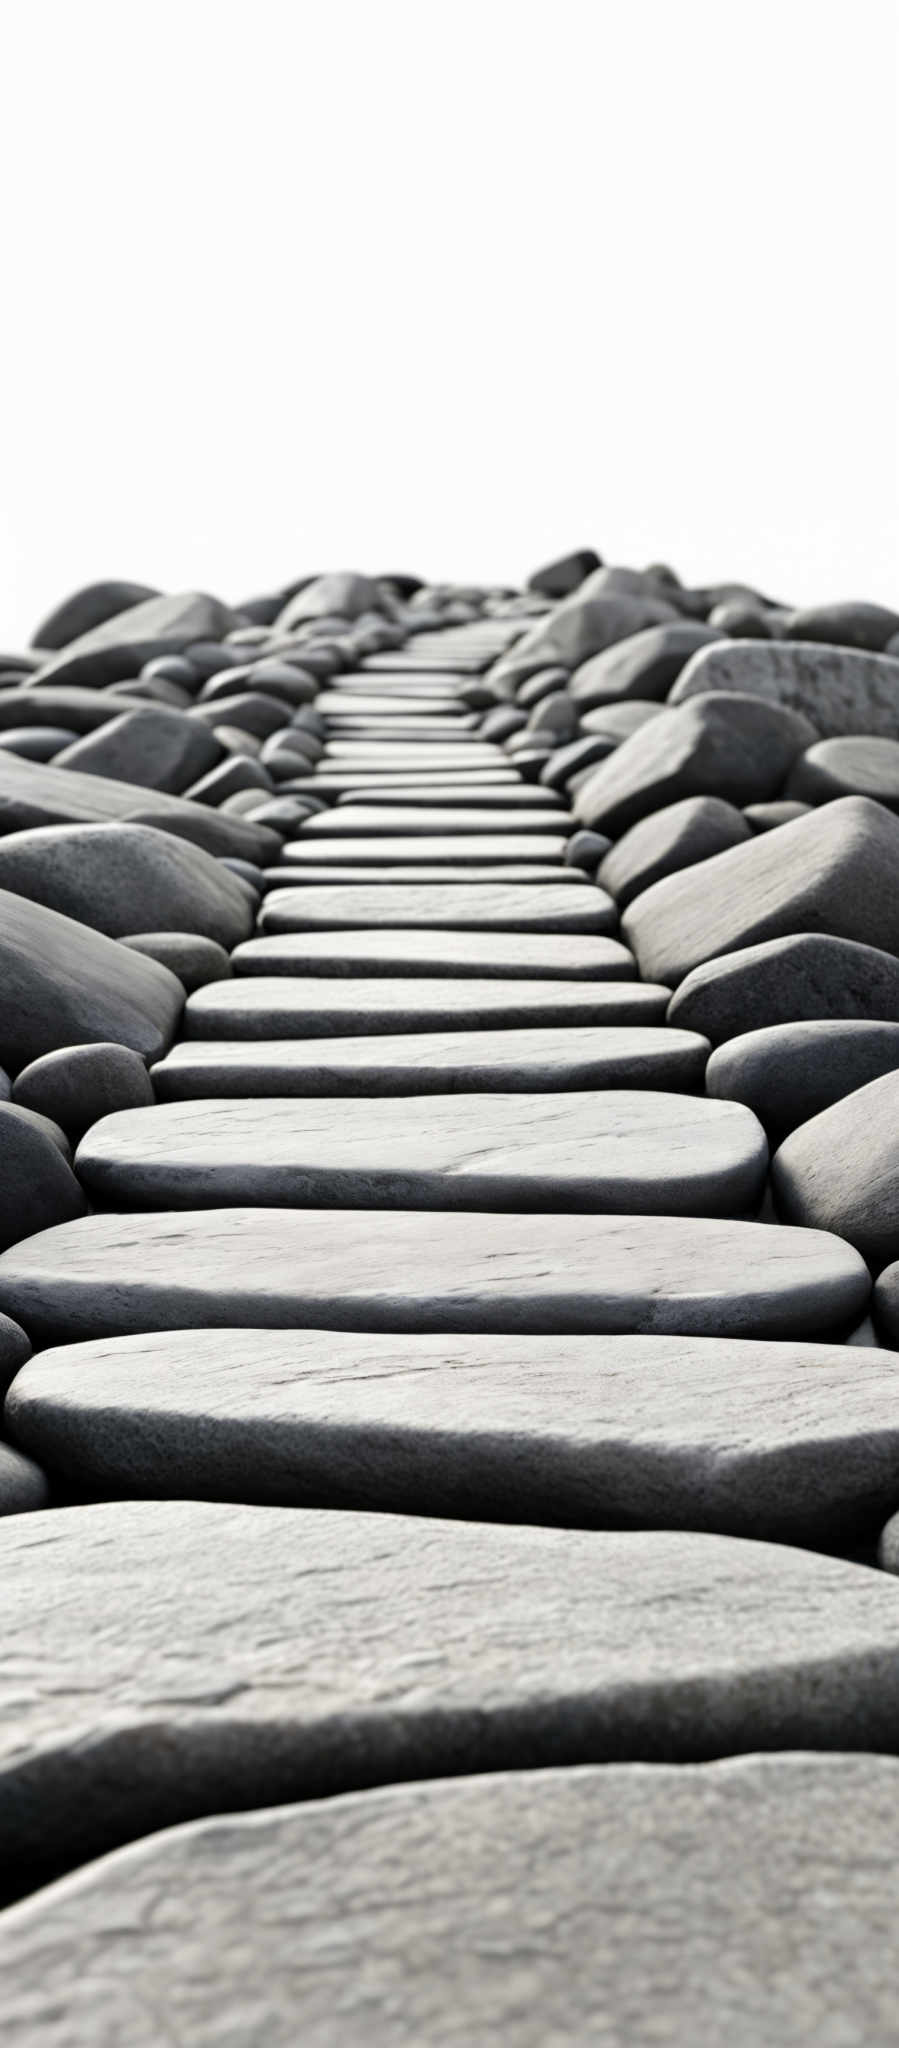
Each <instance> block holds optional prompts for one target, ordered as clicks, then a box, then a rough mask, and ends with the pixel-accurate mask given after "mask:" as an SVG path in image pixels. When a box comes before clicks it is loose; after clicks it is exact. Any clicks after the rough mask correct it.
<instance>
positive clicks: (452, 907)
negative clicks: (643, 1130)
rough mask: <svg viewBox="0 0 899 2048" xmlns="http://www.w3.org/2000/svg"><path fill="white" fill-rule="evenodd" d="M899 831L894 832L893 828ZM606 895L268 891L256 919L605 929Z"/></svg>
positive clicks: (611, 918)
mask: <svg viewBox="0 0 899 2048" xmlns="http://www.w3.org/2000/svg"><path fill="white" fill-rule="evenodd" d="M897 830H899V827H897ZM616 921H617V920H616V912H615V908H614V905H613V903H612V901H611V898H610V897H609V896H606V895H605V893H604V891H603V890H601V889H589V888H587V887H586V885H585V886H584V887H583V888H580V887H577V886H575V885H574V884H573V883H572V884H570V885H569V886H567V887H565V888H553V889H547V888H545V887H543V885H542V884H540V883H535V884H533V885H532V886H530V887H529V886H528V885H527V884H521V885H519V884H516V883H514V882H510V883H508V884H506V883H502V882H497V883H496V884H490V883H487V882H450V881H447V882H443V883H441V882H438V883H435V884H434V885H433V886H432V887H430V888H429V887H427V886H425V885H422V886H419V887H416V885H415V884H410V885H408V886H404V885H403V884H402V883H397V884H395V885H392V884H390V883H387V884H383V883H373V884H372V885H371V886H370V887H368V886H366V885H365V884H361V885H360V886H359V887H357V888H352V887H350V888H341V887H339V886H337V885H335V886H334V887H333V888H328V887H326V886H325V887H321V888H315V887H313V888H309V889H273V890H272V891H271V893H270V894H269V895H268V897H267V898H266V901H265V904H264V906H263V909H262V912H261V914H260V919H259V928H260V930H261V931H263V932H272V933H278V932H290V931H322V930H327V931H338V930H340V929H344V930H353V929H361V928H372V927H374V928H378V927H380V928H382V929H385V930H394V931H395V930H397V929H399V928H401V927H402V928H404V929H406V930H410V929H416V928H417V929H419V930H424V931H429V930H430V931H438V930H443V931H447V930H449V931H500V932H502V931H506V932H566V931H567V932H608V931H609V930H610V929H613V928H614V926H615V923H616Z"/></svg>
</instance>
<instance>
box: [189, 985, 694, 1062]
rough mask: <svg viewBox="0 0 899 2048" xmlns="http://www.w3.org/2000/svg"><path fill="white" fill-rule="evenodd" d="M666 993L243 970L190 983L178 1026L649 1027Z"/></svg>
mask: <svg viewBox="0 0 899 2048" xmlns="http://www.w3.org/2000/svg"><path fill="white" fill-rule="evenodd" d="M669 993H670V992H669V990H668V989H665V988H661V987H657V986H656V985H655V983H652V982H638V981H627V980H625V981H602V982H591V983H585V982H578V981H540V980H536V981H530V980H527V979H525V978H522V980H520V981H512V980H510V981H506V980H503V979H501V978H500V979H497V980H490V979H487V978H485V979H484V980H479V979H478V978H477V977H475V976H472V977H471V978H469V977H467V976H463V975H457V976H451V975H447V976H436V975H435V976H434V977H433V978H431V977H429V976H427V975H415V976H410V977H409V978H408V979H406V978H404V977H401V976H399V975H397V976H390V975H377V976H371V977H369V976H367V975H360V976H358V977H354V976H351V975H345V974H340V975H332V976H327V975H321V976H316V975H309V976H297V977H296V978H294V977H293V976H288V975H271V976H269V975H258V976H257V975H247V976H246V977H241V978H240V979H238V978H237V977H235V978H234V980H233V981H227V982H221V981H220V982H212V983H210V984H209V986H208V987H206V988H200V989H196V990H195V992H194V994H193V995H192V996H189V997H188V1000H187V1004H186V1006H185V1011H184V1020H183V1032H184V1037H185V1038H189V1039H196V1038H328V1037H331V1036H332V1035H334V1036H338V1037H358V1036H359V1035H360V1034H368V1033H370V1032H377V1033H380V1032H383V1031H387V1032H397V1031H399V1032H407V1031H479V1030H485V1029H486V1030H490V1029H491V1028H494V1029H496V1028H498V1027H500V1026H503V1025H505V1026H509V1027H512V1028H515V1027H523V1026H526V1025H540V1026H543V1027H548V1026H552V1025H560V1024H658V1023H661V1022H662V1020H663V1018H664V1016H665V1011H666V1007H667V1004H668V1000H669ZM166 1049H167V1048H162V1050H166Z"/></svg>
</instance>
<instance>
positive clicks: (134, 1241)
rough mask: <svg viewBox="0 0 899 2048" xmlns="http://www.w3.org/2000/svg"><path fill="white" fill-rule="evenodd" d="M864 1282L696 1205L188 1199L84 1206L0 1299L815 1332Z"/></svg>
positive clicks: (126, 1319) (201, 1313)
mask: <svg viewBox="0 0 899 2048" xmlns="http://www.w3.org/2000/svg"><path fill="white" fill-rule="evenodd" d="M555 1099H556V1100H558V1099H560V1098H555ZM869 1292H870V1277H869V1274H868V1270H867V1267H866V1266H865V1264H864V1262H863V1260H862V1259H860V1258H859V1255H858V1253H857V1252H856V1251H854V1250H853V1249H852V1248H851V1246H849V1245H847V1244H844V1243H843V1242H842V1241H841V1240H840V1239H839V1238H836V1237H830V1236H828V1235H826V1234H825V1233H824V1232H821V1231H815V1230H792V1229H789V1228H787V1227H786V1226H784V1227H783V1228H782V1229H779V1230H778V1229H772V1227H771V1226H770V1225H769V1224H765V1223H741V1222H737V1223H735V1222H729V1221H727V1222H726V1221H721V1220H719V1219H709V1218H701V1219H698V1218H679V1217H670V1218H664V1217H663V1218H660V1217H657V1216H651V1217H644V1216H593V1217H576V1216H532V1215H525V1216H520V1215H519V1216H489V1215H486V1216H485V1215H475V1216H467V1215H459V1214H447V1215H442V1216H440V1217H439V1219H437V1220H435V1218H434V1216H433V1215H430V1214H428V1213H427V1212H425V1213H422V1214H417V1213H414V1212H408V1211H407V1212H404V1213H391V1212H389V1211H381V1210H368V1209H363V1210H358V1211H354V1210H296V1209H200V1210H195V1211H189V1212H186V1213H185V1212H183V1211H182V1212H181V1213H179V1214H177V1215H174V1216H169V1215H162V1214H149V1215H146V1214H145V1215H140V1214H138V1215H134V1216H128V1217H124V1216H87V1217H84V1218H82V1219H81V1220H80V1221H78V1222H75V1223H67V1224H62V1225H61V1226H60V1227H59V1228H58V1229H55V1230H45V1231H41V1232H40V1234H39V1235H38V1236H37V1237H31V1238H27V1239H26V1240H25V1241H24V1242H23V1243H22V1244H19V1245H16V1246H15V1248H14V1249H13V1250H11V1251H8V1252H4V1253H3V1254H2V1256H0V1307H2V1309H3V1310H4V1311H5V1313H6V1314H8V1315H11V1316H12V1317H13V1318H14V1319H15V1320H16V1321H17V1322H19V1323H21V1324H22V1326H23V1327H24V1328H25V1330H26V1331H27V1332H28V1334H29V1336H30V1337H32V1339H40V1341H41V1342H45V1343H50V1342H61V1341H69V1340H70V1339H74V1338H80V1337H95V1336H100V1337H103V1336H117V1335H120V1334H121V1335H126V1334H127V1333H128V1332H129V1331H140V1330H147V1329H166V1330H171V1329H180V1328H183V1327H188V1326H194V1325H200V1326H201V1327H202V1326H207V1327H213V1326H215V1327H216V1328H221V1327H222V1326H224V1327H226V1328H227V1327H228V1326H229V1325H244V1324H250V1325H255V1326H259V1325H264V1326H265V1327H266V1328H269V1329H306V1328H316V1327H323V1328H333V1329H344V1330H352V1329H362V1330H411V1331H414V1332H419V1331H427V1330H432V1331H440V1330H470V1331H475V1332H476V1331H489V1330H495V1331H503V1330H505V1331H509V1332H510V1333H512V1332H516V1331H519V1330H520V1331H528V1330H529V1331H532V1332H534V1333H535V1334H540V1333H541V1332H548V1333H552V1332H555V1331H564V1330H570V1331H584V1332H590V1331H609V1332H616V1331H622V1332H633V1333H637V1334H639V1333H640V1332H646V1333H656V1332H672V1333H677V1332H681V1333H683V1334H684V1335H691V1334H696V1335H699V1336H735V1337H752V1336H756V1337H801V1338H803V1339H812V1338H816V1337H830V1336H836V1337H841V1336H842V1335H843V1334H844V1333H845V1332H846V1331H848V1330H851V1329H854V1328H855V1326H856V1324H857V1323H858V1322H859V1321H860V1320H861V1318H862V1316H863V1315H864V1313H865V1308H866V1304H867V1301H868V1296H869Z"/></svg>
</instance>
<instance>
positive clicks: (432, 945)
mask: <svg viewBox="0 0 899 2048" xmlns="http://www.w3.org/2000/svg"><path fill="white" fill-rule="evenodd" d="M232 965H233V968H234V972H235V974H238V975H244V974H302V975H310V974H319V975H322V974H327V975H334V974H347V975H375V974H391V975H397V974H399V975H403V976H408V975H414V974H424V975H429V976H434V975H441V976H442V975H465V976H469V977H470V976H472V975H476V976H478V977H479V978H481V979H485V980H490V981H495V980H500V979H503V980H509V979H515V980H518V981H612V980H614V981H627V980H629V979H630V978H631V976H632V975H636V963H635V961H634V956H633V954H632V953H629V952H628V949H627V947H626V946H622V945H621V944H620V943H619V941H618V940H617V939H610V938H605V937H597V936H595V935H593V934H592V933H589V932H586V933H583V934H581V933H579V932H546V933H544V932H539V933H528V932H445V931H437V932H427V931H398V932H392V931H361V932H353V931H340V932H283V933H281V934H280V935H278V936H275V937H270V938H262V939H248V940H247V941H246V943H245V944H244V945H242V946H237V947H236V948H235V950H234V953H233V955H232Z"/></svg>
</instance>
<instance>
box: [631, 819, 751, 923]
mask: <svg viewBox="0 0 899 2048" xmlns="http://www.w3.org/2000/svg"><path fill="white" fill-rule="evenodd" d="M750 836H751V832H750V827H749V826H748V825H747V823H746V820H745V818H744V817H743V816H742V814H741V812H740V811H738V810H736V809H735V807H734V805H733V804H728V803H724V802H723V800H722V799H721V797H717V796H688V797H684V798H683V799H682V801H681V802H680V803H678V804H666V805H665V806H664V807H663V809H662V810H660V811H655V812H654V813H653V814H652V815H651V816H650V817H648V818H641V819H640V822H639V824H637V825H632V826H631V828H630V830H629V831H628V832H625V834H624V836H623V838H621V839H619V840H618V843H617V845H615V846H613V847H612V848H611V851H610V852H609V853H607V854H606V856H605V859H604V861H603V862H602V865H601V867H600V869H599V874H598V879H599V881H600V883H601V886H602V888H604V889H607V890H608V892H609V895H610V896H614V898H615V901H616V902H617V904H618V907H619V909H623V908H624V907H625V905H626V904H628V903H630V902H632V900H633V898H634V897H635V896H639V895H640V892H641V890H643V889H648V888H650V887H651V886H652V883H653V882H659V881H661V879H662V876H663V875H673V874H678V873H679V872H680V870H681V868H687V867H692V866H693V865H694V864H695V863H696V862H697V861H701V860H709V859H710V858H711V856H712V854H714V853H723V852H724V851H725V849H726V848H727V847H729V846H739V845H740V844H741V843H742V841H743V840H744V839H749V838H750Z"/></svg>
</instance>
